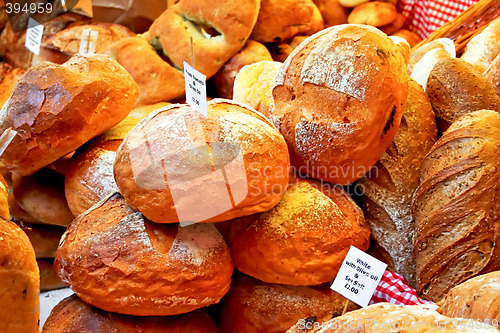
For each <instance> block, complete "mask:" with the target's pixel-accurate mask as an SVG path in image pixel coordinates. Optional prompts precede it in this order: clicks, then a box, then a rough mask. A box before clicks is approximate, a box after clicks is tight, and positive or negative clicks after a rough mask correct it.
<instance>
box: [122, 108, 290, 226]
mask: <svg viewBox="0 0 500 333" xmlns="http://www.w3.org/2000/svg"><path fill="white" fill-rule="evenodd" d="M164 133H171V134H170V135H169V136H165V135H164ZM209 147H210V149H209ZM212 168H213V169H212ZM288 169H289V159H288V150H287V147H286V143H285V141H284V140H283V137H282V136H281V134H280V133H279V132H278V131H277V130H276V128H275V127H274V126H273V125H272V124H271V123H270V122H269V121H268V120H267V119H266V118H265V117H264V116H262V115H261V114H260V113H257V112H255V111H254V110H252V109H250V108H248V107H245V106H243V105H240V104H237V103H236V102H234V101H230V100H224V99H214V100H212V101H210V102H208V118H205V117H204V116H202V115H201V114H199V113H198V112H196V111H195V110H194V109H193V108H191V107H190V106H188V105H180V104H173V105H170V106H168V107H167V108H164V109H160V110H157V111H156V112H154V113H152V114H150V115H149V116H148V117H146V118H145V119H143V120H142V121H141V122H140V123H139V124H138V125H137V126H136V127H135V128H134V129H133V130H132V131H131V132H130V133H129V134H128V135H127V136H126V138H125V139H124V141H123V143H122V145H121V146H120V148H119V149H118V151H117V157H116V161H115V166H114V175H115V181H116V184H117V185H118V188H119V189H120V192H121V193H122V194H123V196H124V197H125V200H127V202H128V203H129V204H130V205H131V206H132V207H134V208H135V209H137V210H139V211H140V212H142V213H143V214H144V215H145V216H146V217H147V218H148V219H150V220H151V221H154V222H157V223H175V222H179V221H181V222H217V221H225V220H229V219H232V218H235V217H238V216H243V215H249V214H253V213H258V212H262V211H265V210H268V209H270V208H271V207H273V206H274V205H276V204H277V203H278V201H279V200H280V198H281V196H282V194H283V192H284V191H285V188H286V185H287V184H288ZM193 207H197V208H198V209H193Z"/></svg>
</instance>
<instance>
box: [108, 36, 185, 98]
mask: <svg viewBox="0 0 500 333" xmlns="http://www.w3.org/2000/svg"><path fill="white" fill-rule="evenodd" d="M103 53H104V54H107V55H109V56H110V57H111V58H113V59H115V60H116V61H117V62H118V63H119V64H120V65H122V66H123V67H125V69H126V70H127V72H129V73H130V75H132V77H133V78H134V80H135V82H136V83H137V84H138V86H139V97H138V99H137V104H138V105H149V104H153V103H158V102H161V101H169V100H172V99H174V98H179V97H181V96H182V95H183V94H184V76H183V73H182V72H181V71H180V70H179V69H177V68H175V67H174V66H172V65H170V64H169V63H168V62H167V61H164V60H163V59H162V55H161V52H157V50H155V49H154V48H153V46H151V45H150V44H149V42H148V41H147V40H146V39H145V38H143V37H140V36H137V37H130V38H125V39H122V40H120V41H119V42H116V43H114V44H113V45H111V46H110V47H109V48H107V49H106V50H104V51H103ZM151 78H154V79H153V80H152V79H151Z"/></svg>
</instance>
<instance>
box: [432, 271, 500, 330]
mask: <svg viewBox="0 0 500 333" xmlns="http://www.w3.org/2000/svg"><path fill="white" fill-rule="evenodd" d="M438 306H439V309H438V311H439V313H441V314H443V315H445V316H448V317H458V318H469V319H475V320H476V321H479V320H481V322H483V323H484V322H490V323H493V322H494V321H496V323H497V326H498V323H499V322H500V271H496V272H491V273H488V274H484V275H480V276H476V277H475V278H472V279H470V280H467V281H465V282H464V283H461V284H459V285H458V286H456V287H453V289H451V290H450V291H449V292H448V293H446V295H445V296H444V297H443V298H442V299H441V300H440V301H439V302H438Z"/></svg>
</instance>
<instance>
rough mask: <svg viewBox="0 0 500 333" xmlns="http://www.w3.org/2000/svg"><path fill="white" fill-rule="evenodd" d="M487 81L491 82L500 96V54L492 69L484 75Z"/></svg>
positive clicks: (487, 70) (491, 66)
mask: <svg viewBox="0 0 500 333" xmlns="http://www.w3.org/2000/svg"><path fill="white" fill-rule="evenodd" d="M483 75H484V77H485V78H486V80H488V81H489V82H491V84H492V85H493V88H495V90H496V92H497V95H498V96H500V54H499V55H498V56H497V57H496V58H495V60H493V62H492V63H491V65H490V67H488V69H486V71H485V72H484V73H483Z"/></svg>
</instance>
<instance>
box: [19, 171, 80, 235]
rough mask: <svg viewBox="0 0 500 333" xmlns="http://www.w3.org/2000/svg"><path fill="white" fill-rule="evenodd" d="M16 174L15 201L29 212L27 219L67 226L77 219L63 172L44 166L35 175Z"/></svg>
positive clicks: (23, 209)
mask: <svg viewBox="0 0 500 333" xmlns="http://www.w3.org/2000/svg"><path fill="white" fill-rule="evenodd" d="M12 178H13V183H12V192H13V195H14V198H15V201H16V203H17V204H18V205H19V207H20V208H21V209H22V211H24V212H26V213H27V219H26V220H25V222H34V223H42V224H54V225H59V226H63V227H66V226H68V225H69V224H70V223H71V221H73V214H72V213H71V211H70V209H69V207H68V202H67V201H66V197H65V196H64V178H63V176H61V175H60V174H59V173H57V172H55V171H53V170H50V169H43V170H40V171H39V172H37V173H35V174H33V175H31V176H25V177H21V176H18V175H13V177H12ZM21 217H22V216H21ZM31 218H33V219H31Z"/></svg>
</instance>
